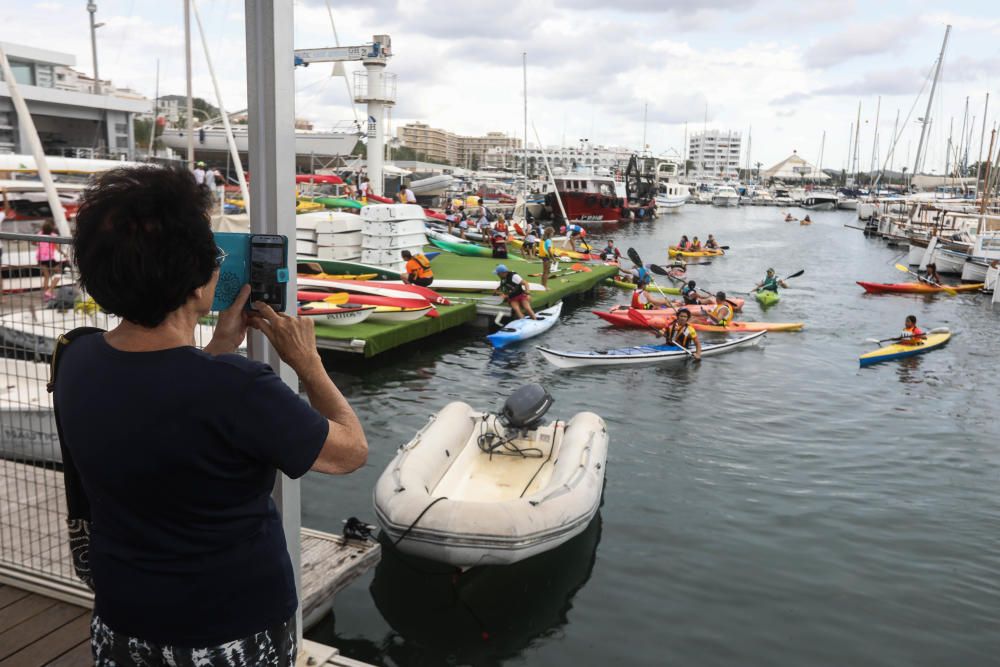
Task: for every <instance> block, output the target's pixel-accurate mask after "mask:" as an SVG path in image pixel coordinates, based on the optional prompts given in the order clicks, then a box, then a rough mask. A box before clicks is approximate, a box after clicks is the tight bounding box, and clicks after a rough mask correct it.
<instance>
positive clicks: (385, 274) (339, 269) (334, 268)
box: [296, 257, 399, 280]
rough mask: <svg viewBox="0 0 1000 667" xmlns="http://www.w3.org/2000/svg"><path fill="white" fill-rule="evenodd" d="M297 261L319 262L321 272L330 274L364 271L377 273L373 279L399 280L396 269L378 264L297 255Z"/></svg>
mask: <svg viewBox="0 0 1000 667" xmlns="http://www.w3.org/2000/svg"><path fill="white" fill-rule="evenodd" d="M296 261H298V262H302V263H311V264H319V265H320V266H321V267H322V268H323V273H329V274H331V275H341V274H345V275H354V276H359V275H363V274H366V273H375V274H378V275H377V276H376V277H375V280H399V272H398V271H390V270H389V269H383V268H382V267H380V266H372V265H370V264H361V263H360V262H344V261H338V260H335V259H317V258H315V257H299V258H297V260H296Z"/></svg>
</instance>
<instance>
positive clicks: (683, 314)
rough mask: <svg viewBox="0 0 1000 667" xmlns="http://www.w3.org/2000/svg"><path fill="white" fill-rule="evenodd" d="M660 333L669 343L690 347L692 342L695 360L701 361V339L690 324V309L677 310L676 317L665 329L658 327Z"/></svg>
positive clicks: (685, 347)
mask: <svg viewBox="0 0 1000 667" xmlns="http://www.w3.org/2000/svg"><path fill="white" fill-rule="evenodd" d="M660 335H661V336H663V337H664V338H666V339H667V343H668V344H670V345H676V346H677V347H683V348H684V349H685V350H687V349H690V348H691V346H692V344H694V358H695V361H701V341H700V340H699V339H698V332H697V331H695V330H694V327H692V326H691V311H690V310H688V309H687V308H681V309H680V310H678V311H677V317H676V319H674V322H673V324H671V325H670V326H669V327H667V328H666V329H660Z"/></svg>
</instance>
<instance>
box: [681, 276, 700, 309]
mask: <svg viewBox="0 0 1000 667" xmlns="http://www.w3.org/2000/svg"><path fill="white" fill-rule="evenodd" d="M696 287H697V284H696V283H695V281H693V280H689V281H688V284H687V285H685V286H684V287H682V288H681V298H682V299H684V304H685V305H688V306H697V305H698V304H700V303H701V298H700V297H699V296H698V290H697V289H696Z"/></svg>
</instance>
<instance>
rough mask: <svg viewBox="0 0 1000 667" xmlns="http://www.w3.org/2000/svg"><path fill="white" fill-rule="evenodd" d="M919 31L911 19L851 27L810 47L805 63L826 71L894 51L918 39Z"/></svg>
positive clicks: (917, 23) (893, 19)
mask: <svg viewBox="0 0 1000 667" xmlns="http://www.w3.org/2000/svg"><path fill="white" fill-rule="evenodd" d="M920 28H921V24H920V22H919V20H918V19H917V18H916V17H912V16H909V17H907V16H904V17H900V18H892V19H887V20H885V21H880V22H878V23H867V24H866V23H862V24H860V25H851V26H849V27H847V28H845V29H844V30H842V31H840V32H837V33H835V34H833V35H830V36H827V37H824V38H822V39H820V40H818V41H817V42H815V43H814V44H813V45H812V46H810V47H809V48H808V49H807V50H806V52H805V62H806V64H807V65H809V66H810V67H818V68H826V67H832V66H834V65H839V64H841V63H843V62H845V61H848V60H851V59H853V58H858V57H862V56H872V55H879V54H882V53H888V52H892V51H896V50H898V49H899V48H900V47H901V46H902V45H904V44H906V43H907V42H908V41H910V40H912V39H914V38H915V37H917V36H918V34H919V31H920Z"/></svg>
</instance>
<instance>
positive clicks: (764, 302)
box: [754, 290, 781, 308]
mask: <svg viewBox="0 0 1000 667" xmlns="http://www.w3.org/2000/svg"><path fill="white" fill-rule="evenodd" d="M754 297H755V298H756V299H757V303H759V304H760V305H761V307H762V308H768V307H770V306H773V305H774V304H776V303H778V301H780V300H781V296H780V295H779V294H778V293H777V292H772V291H771V290H760V291H759V292H756V293H754Z"/></svg>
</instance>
